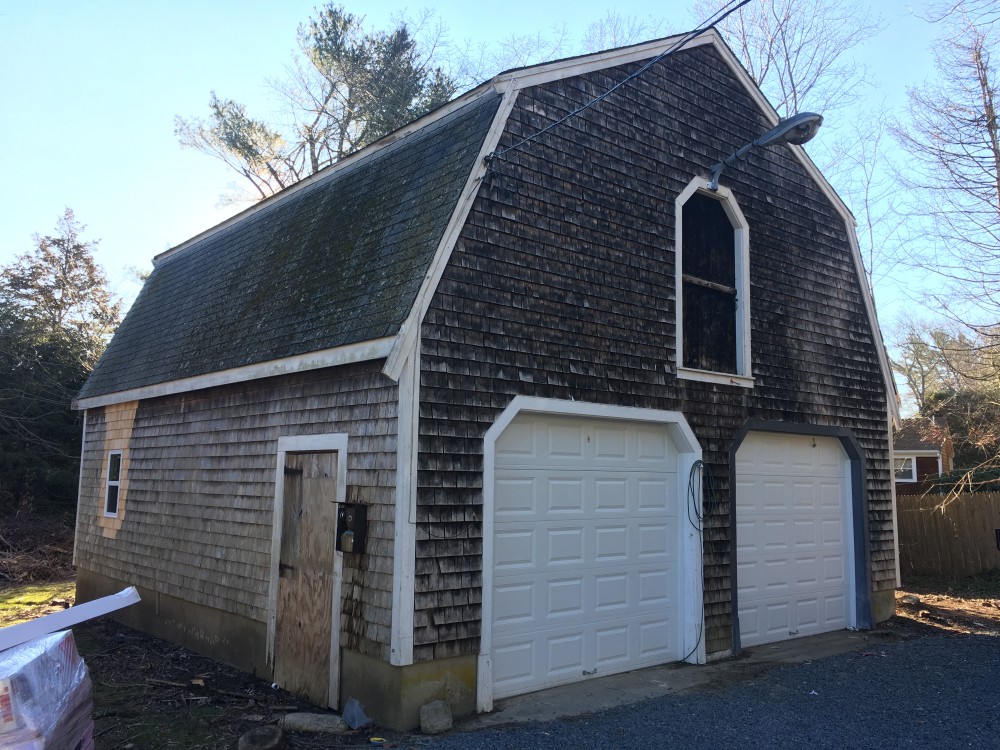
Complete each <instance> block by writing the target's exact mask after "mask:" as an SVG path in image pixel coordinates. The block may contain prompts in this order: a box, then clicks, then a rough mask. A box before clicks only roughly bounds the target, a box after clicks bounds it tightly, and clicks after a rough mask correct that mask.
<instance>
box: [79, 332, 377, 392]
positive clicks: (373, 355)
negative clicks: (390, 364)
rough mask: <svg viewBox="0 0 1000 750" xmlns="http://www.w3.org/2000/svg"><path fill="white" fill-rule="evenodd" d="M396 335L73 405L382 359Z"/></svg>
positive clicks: (212, 373)
mask: <svg viewBox="0 0 1000 750" xmlns="http://www.w3.org/2000/svg"><path fill="white" fill-rule="evenodd" d="M395 340H396V337H394V336H387V337H385V338H381V339H372V340H371V341H361V342H358V343H357V344H347V345H346V346H338V347H335V348H333V349H323V350H320V351H317V352H309V353H308V354H297V355H295V356H294V357H284V358H282V359H272V360H270V361H268V362H258V363H257V364H253V365H246V366H244V367H234V368H232V369H229V370H219V371H218V372H210V373H206V374H205V375H195V376H194V377H191V378H183V379H181V380H171V381H168V382H166V383H157V384H155V385H147V386H142V387H141V388H132V389H130V390H127V391H118V392H116V393H107V394H104V395H102V396H92V397H90V398H82V399H77V400H76V401H74V402H73V408H74V409H78V410H79V409H93V408H95V407H98V406H107V405H108V404H118V403H122V402H124V401H140V400H142V399H146V398H156V397H158V396H171V395H173V394H175V393H187V392H189V391H198V390H201V389H202V388H214V387H215V386H219V385H229V384H231V383H244V382H246V381H248V380H259V379H261V378H271V377H274V376H276V375H289V374H292V373H296V372H306V371H308V370H320V369H323V368H325V367H338V366H340V365H347V364H351V363H354V362H366V361H368V360H372V359H382V358H384V357H386V356H388V354H389V352H390V351H391V349H392V345H393V342H395Z"/></svg>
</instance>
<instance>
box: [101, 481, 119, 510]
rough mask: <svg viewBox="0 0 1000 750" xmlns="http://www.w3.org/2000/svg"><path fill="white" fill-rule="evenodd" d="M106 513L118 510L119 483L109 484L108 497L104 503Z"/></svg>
mask: <svg viewBox="0 0 1000 750" xmlns="http://www.w3.org/2000/svg"><path fill="white" fill-rule="evenodd" d="M104 512H105V513H117V512H118V485H117V484H109V485H108V498H107V502H106V503H105V505H104Z"/></svg>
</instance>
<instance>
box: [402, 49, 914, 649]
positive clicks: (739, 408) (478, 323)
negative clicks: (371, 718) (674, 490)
mask: <svg viewBox="0 0 1000 750" xmlns="http://www.w3.org/2000/svg"><path fill="white" fill-rule="evenodd" d="M635 67H637V66H626V67H623V68H619V69H611V70H606V71H602V72H597V73H590V74H587V75H584V76H580V77H574V78H568V79H565V80H562V81H559V82H556V83H551V84H546V85H542V86H538V87H535V88H531V89H527V90H525V91H522V92H521V93H520V95H519V98H518V101H517V103H516V104H515V107H514V110H513V113H512V115H511V117H510V119H509V121H508V125H507V130H506V131H505V133H504V135H503V137H502V138H501V141H500V146H501V148H502V147H503V146H506V145H510V144H512V143H514V142H516V141H518V140H519V139H520V138H522V137H524V136H527V135H530V134H532V133H534V132H536V131H538V130H540V129H541V128H542V127H544V126H546V125H548V124H549V123H550V122H552V121H554V120H556V119H558V118H560V117H562V116H563V115H565V114H567V113H568V112H569V111H571V110H573V109H574V108H576V107H578V106H579V105H581V104H583V103H585V102H586V101H588V100H589V99H591V98H593V97H594V96H596V95H598V94H600V93H601V92H603V91H604V90H606V89H607V88H608V87H610V86H611V85H613V84H614V83H615V82H617V81H619V80H621V78H623V77H624V76H625V75H627V73H629V72H631V71H632V70H634V68H635ZM769 126H770V125H769V122H768V121H767V120H766V119H765V117H764V115H763V114H762V113H761V112H760V111H759V110H758V108H757V106H756V105H755V104H754V102H753V101H752V99H751V98H750V97H749V95H748V94H747V92H746V90H745V89H744V88H743V86H742V85H741V84H740V83H739V82H738V80H737V79H736V78H735V77H734V76H733V75H732V74H731V73H730V71H729V70H728V68H727V67H726V66H725V65H724V64H723V63H722V62H721V61H720V60H719V58H718V55H717V53H716V52H715V51H714V50H713V49H712V48H710V47H707V46H703V47H699V48H695V49H692V50H690V51H685V52H683V53H679V54H676V55H674V56H673V57H671V58H669V59H667V60H665V61H663V62H661V63H659V64H658V65H656V66H654V67H653V68H652V69H651V70H650V71H649V72H647V73H646V74H644V75H643V76H641V77H640V78H638V79H636V80H635V81H634V82H633V83H631V84H630V85H629V86H627V87H624V88H623V89H621V90H620V91H619V92H618V93H616V94H614V95H612V96H611V97H610V98H608V99H607V100H606V101H605V102H603V103H601V104H599V105H597V106H595V107H593V108H591V109H589V110H587V111H586V112H585V113H583V114H581V115H579V116H577V117H574V118H572V119H571V120H569V121H568V122H566V123H565V124H564V125H562V126H561V127H559V128H558V129H556V130H555V131H553V132H551V133H548V134H546V135H545V136H543V137H542V138H541V139H540V141H539V143H537V144H536V145H534V146H532V147H530V148H528V149H525V150H524V151H521V152H514V153H511V154H508V155H507V161H506V162H501V163H499V164H498V165H497V169H498V171H497V172H495V173H493V174H492V175H490V176H488V177H487V181H486V182H485V184H484V185H483V188H482V189H481V191H480V193H479V197H478V199H477V200H476V202H475V205H474V207H473V210H472V212H471V214H470V216H469V219H468V222H467V224H466V226H465V229H464V230H463V232H462V236H461V239H460V241H459V244H458V246H457V247H456V249H455V252H454V254H453V255H452V258H451V261H450V263H449V264H448V267H447V269H446V270H445V273H444V276H443V278H442V280H441V283H440V285H439V286H438V289H437V292H436V294H435V295H434V297H433V300H432V303H431V307H430V310H429V311H428V314H427V316H426V318H425V322H424V325H423V328H422V331H421V334H422V350H421V353H422V358H421V369H422V372H421V391H420V399H421V400H420V456H419V489H418V514H417V518H418V542H417V563H416V564H417V568H416V592H417V593H416V616H415V634H414V635H415V643H416V649H415V657H416V658H417V659H418V660H420V659H429V658H439V657H443V656H450V655H455V654H473V653H477V651H478V649H479V627H480V606H481V594H480V587H481V585H482V577H481V563H480V561H481V558H480V555H481V549H482V539H481V529H482V512H481V509H482V471H483V455H482V451H483V435H484V434H485V432H486V430H487V429H488V428H489V427H490V426H491V425H492V423H493V422H494V420H495V419H496V418H497V416H498V415H499V414H500V412H501V411H502V410H503V409H504V408H505V407H506V406H507V404H508V403H509V402H510V400H511V399H512V398H513V397H514V396H515V395H517V394H525V395H530V396H540V397H550V398H561V399H574V400H577V401H590V402H597V403H608V404H620V405H625V406H636V407H644V408H653V409H668V410H678V411H682V412H683V413H684V414H685V416H686V417H687V419H688V421H689V422H690V424H691V426H692V428H693V429H694V431H695V433H696V435H697V436H698V439H699V440H700V442H701V445H702V448H703V450H704V459H705V462H706V464H707V465H708V466H709V467H710V468H711V470H712V472H713V474H714V476H715V480H716V486H717V488H718V495H719V500H720V502H719V503H718V504H717V505H716V506H715V509H714V512H713V513H712V515H711V516H710V517H709V518H708V519H707V524H706V526H707V528H706V532H705V548H704V563H705V569H704V575H705V589H706V591H705V618H706V627H707V633H706V645H707V650H708V652H709V653H711V652H714V651H721V650H725V649H727V648H729V647H730V646H731V643H732V635H731V628H730V624H731V619H730V585H731V584H730V580H731V579H730V562H731V558H730V552H731V550H730V543H729V533H730V532H729V512H730V503H729V491H730V486H731V483H730V478H729V476H728V465H729V450H730V446H731V444H732V440H733V437H734V435H735V433H736V432H737V431H738V430H739V429H740V428H741V427H742V426H743V424H744V423H745V422H746V420H747V419H751V418H755V419H764V420H775V421H787V422H799V423H812V424H819V425H825V426H843V427H848V428H850V429H852V430H853V431H854V433H855V435H856V436H857V437H858V439H859V441H860V443H861V445H862V446H863V447H864V449H865V450H866V452H867V459H868V469H869V471H868V499H869V508H870V510H869V516H870V517H869V521H870V529H871V548H872V568H873V578H874V581H873V585H874V588H875V589H876V590H879V589H883V588H892V587H893V586H894V585H895V570H894V563H893V539H892V519H891V498H890V486H889V482H890V478H891V477H890V472H889V456H888V453H887V416H886V393H885V381H884V380H883V377H882V373H881V371H880V368H879V359H878V352H877V348H876V347H877V345H876V342H875V341H874V340H873V337H872V329H871V326H872V323H871V322H870V321H869V320H868V317H867V314H866V310H865V305H864V300H863V297H862V292H861V286H860V285H861V284H862V283H863V282H862V280H861V279H859V277H858V273H857V271H856V268H855V266H854V264H853V262H852V258H851V251H850V247H849V244H848V238H847V235H846V227H845V226H844V221H843V219H842V218H841V216H840V215H839V214H838V213H837V212H836V210H835V209H834V207H833V206H831V205H830V203H829V201H828V200H827V199H826V198H825V197H824V195H823V194H822V192H821V191H820V189H819V188H818V186H816V185H815V184H814V182H813V181H812V179H811V178H810V177H808V176H807V174H806V173H805V171H804V169H803V168H802V166H801V165H800V164H799V162H797V161H796V160H795V159H794V158H793V156H792V155H791V153H790V152H789V151H788V150H787V149H785V148H781V147H779V148H770V149H761V150H757V151H755V152H753V153H751V154H750V155H749V156H748V158H747V159H746V160H744V161H743V162H741V163H739V164H737V165H736V166H735V167H732V168H730V169H728V170H727V171H726V172H725V173H724V176H723V184H725V185H727V186H728V187H729V188H730V189H732V191H733V193H734V194H735V197H736V200H737V201H738V203H739V205H740V207H741V209H742V211H743V213H744V215H745V216H746V219H747V221H748V222H749V225H750V247H751V258H750V283H751V315H752V369H753V376H754V378H755V379H756V386H755V387H754V388H753V389H752V390H748V389H744V388H740V387H736V386H725V385H714V384H710V383H702V382H693V381H684V380H678V379H677V378H676V377H675V372H676V362H675V361H674V360H675V336H676V331H675V326H674V321H675V309H674V301H675V296H674V260H673V237H674V200H675V199H676V197H677V195H678V194H679V193H680V191H681V190H682V189H683V188H684V187H685V186H686V185H687V184H688V183H689V182H690V180H691V179H692V178H694V177H696V176H699V175H701V176H706V175H707V174H708V172H709V169H710V168H711V166H712V165H713V164H714V163H715V162H717V161H719V160H720V159H722V158H723V157H725V156H726V155H727V154H729V153H731V152H732V151H734V150H736V149H737V148H738V147H739V146H741V145H742V144H744V143H746V142H748V141H750V140H753V139H754V138H756V137H757V136H759V135H760V134H761V133H762V132H764V131H766V130H767V129H768V128H769Z"/></svg>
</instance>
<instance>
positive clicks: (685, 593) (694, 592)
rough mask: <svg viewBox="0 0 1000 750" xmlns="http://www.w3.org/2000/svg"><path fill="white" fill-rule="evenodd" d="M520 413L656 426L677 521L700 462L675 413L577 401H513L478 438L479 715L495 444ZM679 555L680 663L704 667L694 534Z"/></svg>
mask: <svg viewBox="0 0 1000 750" xmlns="http://www.w3.org/2000/svg"><path fill="white" fill-rule="evenodd" d="M522 412H530V413H536V414H551V415H560V416H579V417H589V418H596V419H620V420H628V421H632V422H647V423H654V424H661V425H663V426H664V427H666V429H667V433H668V435H669V437H670V439H671V440H672V441H673V443H674V447H675V448H676V449H677V488H676V491H677V502H678V504H679V506H680V507H679V508H678V511H679V513H678V518H683V517H685V515H684V509H685V507H686V502H687V496H688V495H687V490H688V478H689V475H690V473H691V469H692V467H693V466H694V464H695V462H697V461H700V460H701V445H700V444H699V443H698V439H697V438H696V437H695V434H694V432H693V431H692V430H691V427H690V426H689V425H688V423H687V420H686V419H685V418H684V415H683V414H681V413H680V412H676V411H661V410H658V409H641V408H636V407H629V406H612V405H609V404H594V403H587V402H581V401H562V400H559V399H550V398H539V397H535V396H515V397H514V399H513V400H512V401H511V402H510V404H509V405H508V406H507V408H506V409H504V410H503V412H501V414H500V415H499V416H498V417H497V419H496V421H495V422H494V423H493V425H492V426H491V427H490V429H489V430H487V431H486V435H485V436H484V438H483V589H482V622H481V628H480V641H479V659H478V664H477V670H476V680H477V685H476V710H477V711H479V712H480V713H483V712H488V711H492V710H493V662H492V655H491V653H490V649H491V644H492V639H493V552H494V551H493V513H494V502H495V500H494V481H495V472H496V442H497V439H498V438H499V437H500V435H501V434H503V432H504V430H506V429H507V427H508V426H509V425H510V423H511V422H513V421H514V419H515V418H516V417H517V416H518V415H519V414H521V413H522ZM679 552H680V554H679V555H678V559H679V560H680V566H681V588H680V602H679V605H680V610H681V618H680V620H681V621H680V628H681V648H682V649H683V650H682V653H684V654H686V657H685V661H688V662H691V663H695V664H703V663H704V662H705V639H704V637H703V632H702V631H703V630H704V615H703V606H702V596H703V593H704V592H703V583H702V547H701V535H700V533H695V531H694V530H693V529H691V530H689V533H687V534H686V535H685V545H684V548H683V549H681V550H680V551H679Z"/></svg>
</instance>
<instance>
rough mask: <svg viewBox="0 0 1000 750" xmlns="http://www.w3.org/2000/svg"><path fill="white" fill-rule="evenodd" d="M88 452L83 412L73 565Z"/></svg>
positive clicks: (75, 556)
mask: <svg viewBox="0 0 1000 750" xmlns="http://www.w3.org/2000/svg"><path fill="white" fill-rule="evenodd" d="M86 453H87V412H86V410H84V412H83V435H82V437H81V439H80V479H79V480H78V482H77V486H76V523H75V525H74V526H73V565H79V562H77V549H78V547H79V540H80V504H81V503H82V502H83V457H84V455H86Z"/></svg>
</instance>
